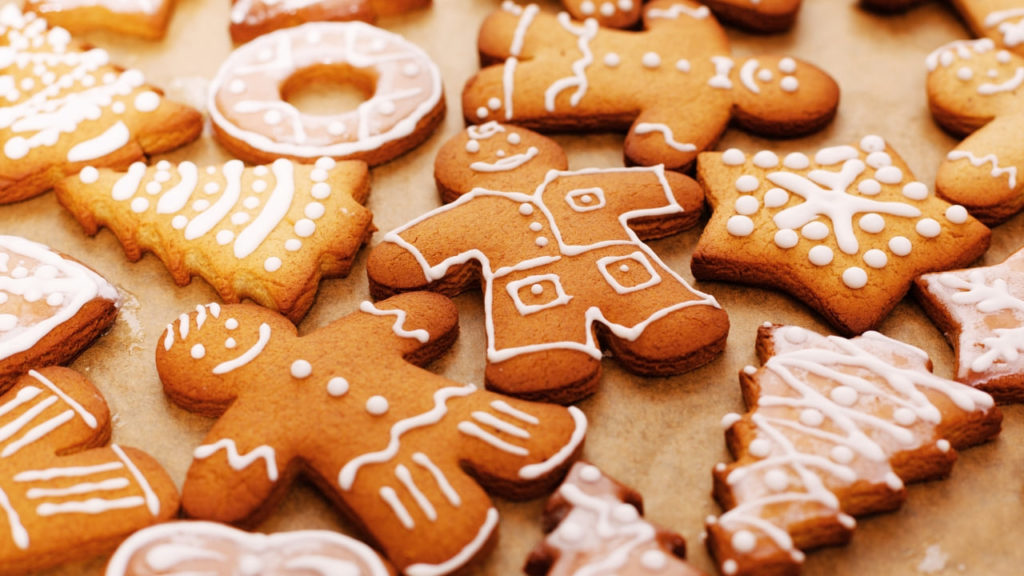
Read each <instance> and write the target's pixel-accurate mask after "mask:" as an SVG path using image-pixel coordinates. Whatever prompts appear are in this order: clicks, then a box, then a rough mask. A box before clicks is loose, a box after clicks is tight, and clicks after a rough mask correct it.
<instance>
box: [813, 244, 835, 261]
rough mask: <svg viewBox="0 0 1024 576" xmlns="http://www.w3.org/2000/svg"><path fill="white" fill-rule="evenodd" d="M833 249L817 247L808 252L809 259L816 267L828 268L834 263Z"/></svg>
mask: <svg viewBox="0 0 1024 576" xmlns="http://www.w3.org/2000/svg"><path fill="white" fill-rule="evenodd" d="M832 257H833V254H832V249H831V248H829V247H828V246H815V247H814V248H811V249H810V250H808V251H807V259H808V260H810V261H811V264H814V265H815V266H828V265H829V264H831V263H832Z"/></svg>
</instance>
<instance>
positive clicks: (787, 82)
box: [779, 76, 800, 92]
mask: <svg viewBox="0 0 1024 576" xmlns="http://www.w3.org/2000/svg"><path fill="white" fill-rule="evenodd" d="M779 87H780V88H782V91H783V92H796V91H797V89H798V88H800V82H799V81H798V80H797V79H796V76H784V77H783V78H782V81H781V82H779Z"/></svg>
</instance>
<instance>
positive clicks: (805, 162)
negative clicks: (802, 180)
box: [782, 152, 811, 170]
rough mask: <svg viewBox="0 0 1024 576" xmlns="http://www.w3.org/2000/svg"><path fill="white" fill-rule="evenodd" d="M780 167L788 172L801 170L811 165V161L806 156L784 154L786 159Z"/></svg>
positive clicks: (797, 153) (798, 153)
mask: <svg viewBox="0 0 1024 576" xmlns="http://www.w3.org/2000/svg"><path fill="white" fill-rule="evenodd" d="M782 165H783V166H785V167H786V168H789V169H790V170H803V169H805V168H807V167H808V166H810V165H811V159H810V158H808V157H807V155H806V154H801V153H800V152H793V153H792V154H786V159H785V160H783V161H782Z"/></svg>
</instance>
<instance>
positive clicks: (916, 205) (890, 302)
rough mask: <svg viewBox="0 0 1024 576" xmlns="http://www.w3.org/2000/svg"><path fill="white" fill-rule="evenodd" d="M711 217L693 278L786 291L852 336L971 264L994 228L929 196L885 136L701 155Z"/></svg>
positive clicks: (700, 168)
mask: <svg viewBox="0 0 1024 576" xmlns="http://www.w3.org/2000/svg"><path fill="white" fill-rule="evenodd" d="M697 177H698V180H700V182H701V183H702V184H703V185H704V186H705V188H706V189H707V193H708V200H709V202H710V203H711V205H712V209H713V214H712V216H711V220H710V221H709V222H708V225H707V227H705V229H704V232H703V233H702V235H701V238H700V241H699V242H698V244H697V247H696V249H695V250H694V253H693V259H692V261H691V269H692V271H693V275H694V277H696V278H698V279H700V280H726V281H730V282H740V283H743V284H752V285H755V286H767V287H773V288H777V289H779V290H782V291H783V292H787V293H789V294H791V295H793V296H794V297H796V298H797V299H798V300H800V301H801V302H804V303H805V304H807V306H809V307H811V308H812V309H814V310H816V311H817V312H818V313H820V314H821V315H822V316H824V317H825V319H826V320H828V321H829V322H830V323H831V324H832V325H833V326H835V327H836V328H837V329H839V330H841V331H842V332H844V333H846V334H857V333H860V332H863V331H865V330H869V329H871V328H873V327H875V326H877V325H878V323H879V322H881V321H882V319H883V318H885V316H886V315H887V314H888V313H889V312H890V311H891V310H892V309H893V307H895V306H896V304H897V303H898V302H899V301H900V300H901V299H902V298H903V296H904V295H905V294H906V293H907V291H908V290H909V289H910V285H911V282H912V281H913V279H914V277H916V276H918V275H920V274H923V273H925V272H934V271H937V270H946V269H950V268H956V267H961V266H966V265H968V264H970V263H971V262H973V261H974V260H975V259H977V258H978V257H979V256H981V254H982V253H984V252H985V250H986V249H987V248H988V245H989V236H990V232H989V230H988V228H986V227H985V226H984V225H983V224H981V223H980V222H978V221H977V220H975V219H974V218H973V217H971V216H970V215H969V214H968V213H967V211H966V210H965V209H964V208H963V207H962V206H958V205H950V204H948V203H947V202H945V201H944V200H941V199H939V198H936V197H935V196H934V195H933V194H931V192H930V190H929V189H928V186H926V185H925V184H924V183H922V182H917V181H915V180H914V178H913V175H912V174H911V172H910V169H909V168H908V167H907V165H906V164H905V163H904V162H903V160H902V159H900V157H899V156H898V155H897V154H896V152H895V151H893V150H892V149H891V148H890V147H889V146H888V145H887V144H886V142H885V140H883V139H882V138H881V137H878V136H866V137H864V138H863V139H862V140H861V141H860V142H859V144H858V145H857V146H833V147H829V148H823V149H821V150H818V151H817V152H816V153H815V154H814V155H813V156H808V155H805V154H802V153H799V152H794V153H792V154H789V155H786V156H785V157H783V158H780V157H779V156H778V155H776V154H775V153H774V152H771V151H768V150H762V151H760V152H757V153H756V154H752V155H748V154H745V153H744V152H742V151H740V150H738V149H730V150H727V151H725V152H706V153H704V154H701V156H700V159H699V161H698V166H697Z"/></svg>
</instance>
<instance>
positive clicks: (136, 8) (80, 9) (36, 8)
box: [25, 0, 174, 40]
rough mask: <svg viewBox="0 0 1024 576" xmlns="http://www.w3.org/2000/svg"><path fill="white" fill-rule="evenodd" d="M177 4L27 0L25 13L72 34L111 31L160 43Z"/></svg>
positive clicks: (159, 0) (134, 0)
mask: <svg viewBox="0 0 1024 576" xmlns="http://www.w3.org/2000/svg"><path fill="white" fill-rule="evenodd" d="M173 8H174V0H25V11H26V12H35V13H37V14H39V15H40V16H42V17H43V18H46V21H47V22H49V23H50V25H52V26H60V27H62V28H65V29H67V30H68V31H69V32H71V33H72V34H80V33H83V32H91V31H93V30H109V31H111V32H116V33H119V34H128V35H130V36H138V37H140V38H145V39H147V40H159V39H161V38H163V37H164V33H165V32H166V31H167V23H168V22H169V21H170V19H171V12H172V10H173Z"/></svg>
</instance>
